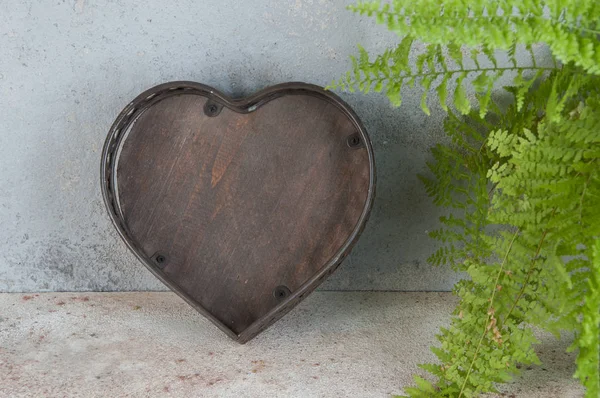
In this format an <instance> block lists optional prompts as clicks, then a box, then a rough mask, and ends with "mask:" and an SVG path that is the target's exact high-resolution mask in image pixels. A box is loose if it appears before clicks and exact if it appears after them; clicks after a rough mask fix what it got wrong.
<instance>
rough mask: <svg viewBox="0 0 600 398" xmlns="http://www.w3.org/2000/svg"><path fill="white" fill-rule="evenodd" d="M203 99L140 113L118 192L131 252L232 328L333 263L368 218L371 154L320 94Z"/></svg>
mask: <svg viewBox="0 0 600 398" xmlns="http://www.w3.org/2000/svg"><path fill="white" fill-rule="evenodd" d="M207 101H209V99H208V98H207V97H206V96H202V95H197V94H195V93H186V92H185V91H184V92H181V93H177V94H175V95H170V96H166V97H165V98H163V99H159V100H157V102H155V103H154V104H152V106H149V107H148V108H147V109H146V110H144V111H143V112H140V115H139V116H136V119H135V120H134V121H132V124H131V126H130V129H129V132H128V134H127V136H126V137H125V140H124V141H123V144H122V147H121V151H120V154H119V157H118V160H117V161H116V166H114V167H116V169H117V173H116V181H117V188H118V191H117V192H118V195H117V196H118V198H117V199H118V206H119V208H120V212H121V213H122V217H123V220H122V221H123V224H124V225H125V227H124V228H125V229H126V233H127V234H128V239H130V240H131V242H129V243H130V244H131V245H133V246H135V247H137V248H139V253H138V255H140V256H141V257H143V258H146V259H150V260H151V261H154V263H155V266H157V268H160V271H158V272H161V273H162V275H163V277H164V279H166V280H168V281H169V282H170V283H171V284H172V285H173V286H174V287H175V288H176V290H179V293H183V294H185V295H186V296H187V298H188V300H190V299H191V300H192V301H193V302H194V303H196V304H198V305H199V306H200V307H202V308H203V309H205V310H206V311H207V312H208V313H210V314H212V316H214V317H215V318H216V319H217V320H218V321H219V322H220V323H221V324H222V325H223V326H225V327H226V328H228V329H230V330H231V331H232V332H233V333H234V334H235V335H239V334H241V333H242V332H243V331H244V330H247V329H248V328H249V327H250V326H251V325H253V324H255V323H256V322H258V321H259V320H261V318H263V317H265V316H266V315H267V314H269V313H270V312H272V311H273V310H274V309H276V308H277V307H278V306H280V305H281V304H282V302H285V301H286V299H288V298H289V297H291V296H293V295H294V293H295V292H298V291H299V289H301V288H302V287H303V286H305V285H306V284H307V283H309V281H310V280H311V278H313V279H314V277H315V275H317V274H319V273H320V272H322V271H323V269H324V267H326V266H327V265H328V264H329V265H331V264H332V263H335V260H336V258H334V257H335V256H339V255H340V252H341V250H342V248H344V247H345V246H347V245H348V243H349V241H350V240H352V235H353V234H356V230H357V228H359V227H360V225H359V223H360V222H364V213H365V208H366V207H368V206H367V205H368V204H369V203H368V202H369V201H370V200H371V198H370V195H372V192H371V185H372V157H370V153H369V149H370V146H369V145H365V143H364V142H361V143H360V144H359V145H358V147H352V146H353V143H355V142H354V141H352V140H351V139H352V137H360V139H363V140H364V138H363V137H364V133H363V132H361V131H359V129H358V127H357V125H356V123H355V122H353V120H352V119H351V118H350V117H349V116H348V114H347V113H345V112H344V111H343V110H342V109H341V108H340V106H339V105H338V104H336V103H335V102H333V101H330V100H328V99H327V98H325V97H319V96H315V95H312V94H311V93H310V92H307V93H293V94H290V95H282V96H278V97H276V98H273V99H270V100H266V101H263V102H262V103H260V104H258V105H257V106H255V108H256V109H252V108H251V109H246V110H241V109H236V108H235V106H234V105H233V103H230V104H225V105H226V106H224V107H222V109H220V113H219V114H218V115H217V116H209V115H207V114H206V112H205V105H206V102H207ZM210 101H211V104H212V101H214V100H213V99H210ZM217 105H218V106H219V107H221V106H222V105H223V104H221V103H217ZM228 106H229V107H228ZM344 254H345V253H344ZM157 256H159V257H160V258H159V259H157ZM158 260H160V261H158ZM288 289H289V290H288ZM278 296H279V297H278ZM263 321H264V322H266V321H265V320H263Z"/></svg>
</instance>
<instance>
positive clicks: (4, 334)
mask: <svg viewBox="0 0 600 398" xmlns="http://www.w3.org/2000/svg"><path fill="white" fill-rule="evenodd" d="M454 303H455V300H454V299H453V298H452V296H450V295H449V294H448V293H386V292H376V293H375V292H316V293H315V294H313V295H312V296H310V297H309V298H308V299H307V300H305V301H304V302H303V303H301V304H300V305H299V306H298V307H297V308H296V309H295V310H294V311H292V312H291V313H290V314H288V315H287V316H286V317H284V318H283V319H282V320H281V321H279V322H278V323H276V324H275V325H274V326H273V327H271V328H270V329H268V330H267V331H266V332H264V333H263V334H261V335H260V336H258V337H257V338H256V339H254V340H252V341H251V342H249V343H248V344H246V345H239V344H237V343H234V342H232V341H230V340H229V339H228V338H227V337H225V335H224V334H223V333H222V332H220V331H219V330H218V329H217V328H216V327H214V326H213V325H212V324H211V323H210V322H208V321H206V320H205V319H203V318H202V317H201V316H200V315H198V314H197V313H196V312H195V311H194V310H192V309H191V308H190V307H189V306H188V305H187V304H185V303H183V302H182V301H181V300H180V299H179V298H178V297H177V296H175V295H174V294H172V293H164V292H161V293H86V294H80V293H77V294H70V293H45V294H0V396H2V397H29V396H34V397H45V396H51V397H59V396H60V397H63V396H64V397H121V396H127V397H148V396H172V397H278V396H281V397H284V396H285V397H350V396H352V397H386V396H390V395H391V394H399V393H402V387H403V386H407V385H410V384H411V375H412V373H413V372H415V370H416V369H417V368H416V365H417V364H418V363H421V362H424V361H429V360H432V359H433V355H432V354H431V353H430V351H429V350H428V347H429V346H430V345H431V344H433V343H434V334H435V332H436V330H437V329H438V327H439V326H440V325H442V324H444V323H446V322H447V320H448V314H449V313H450V311H451V309H452V307H453V305H454ZM540 338H541V339H542V343H541V344H540V346H538V351H539V355H540V357H541V358H542V360H543V362H544V366H542V367H533V368H531V369H529V370H524V373H523V375H522V376H521V377H519V378H518V379H517V380H516V381H515V382H513V383H512V384H510V385H508V386H507V387H505V388H504V389H503V390H502V391H503V394H501V395H500V396H506V397H544V398H548V397H560V398H566V397H581V396H583V392H582V389H581V388H580V387H579V385H578V383H577V381H576V380H574V379H572V377H571V375H572V374H573V371H574V367H573V359H574V356H573V355H572V354H564V351H565V349H566V347H567V346H568V345H569V341H561V342H557V341H555V340H554V339H552V338H551V337H549V336H547V335H544V334H540ZM495 396H498V395H495Z"/></svg>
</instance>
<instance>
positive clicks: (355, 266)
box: [0, 0, 456, 291]
mask: <svg viewBox="0 0 600 398" xmlns="http://www.w3.org/2000/svg"><path fill="white" fill-rule="evenodd" d="M347 3H348V2H347V1H342V0H335V1H331V0H320V1H317V0H314V1H312V0H297V1H282V0H260V1H256V0H255V1H252V2H246V1H239V0H221V1H218V2H217V1H206V0H204V1H193V0H183V1H177V2H167V1H159V0H146V1H143V2H142V1H139V2H132V1H125V0H113V1H95V2H92V1H88V0H77V1H71V0H68V1H65V0H52V1H43V0H38V1H31V0H29V1H20V2H16V1H8V0H0V109H2V117H1V118H0V148H1V149H2V156H1V157H0V173H1V174H0V221H1V223H2V227H1V228H0V243H1V246H0V247H1V248H2V250H1V251H0V291H32V290H33V291H35V290H41V291H47V290H132V289H163V286H162V285H161V284H160V283H159V282H157V281H155V280H154V278H153V277H152V276H151V275H150V273H149V272H147V271H146V270H145V268H144V267H143V266H142V265H141V264H139V263H138V262H137V261H136V260H135V259H134V257H133V255H131V254H130V253H129V252H128V251H127V250H126V248H125V246H124V244H123V243H122V242H121V241H120V240H119V239H118V237H117V234H116V232H115V231H114V230H113V227H112V225H111V224H110V222H109V219H108V217H107V215H106V214H105V209H104V207H103V203H102V199H101V195H100V190H99V184H98V181H99V158H100V151H101V147H102V144H103V141H104V138H105V135H106V132H107V130H108V128H109V126H110V124H111V123H112V121H113V119H114V118H115V116H116V115H117V113H118V112H119V111H120V110H121V109H122V107H123V106H125V105H126V103H127V102H128V101H129V100H131V99H132V98H133V97H135V96H136V95H137V94H138V93H140V92H141V91H143V90H145V89H147V88H149V87H151V86H153V85H156V84H158V83H162V82H166V81H170V80H194V81H198V82H203V83H206V84H209V85H212V86H214V87H216V88H219V89H220V90H222V91H224V92H226V93H229V94H231V95H240V96H242V95H247V94H250V93H252V92H254V91H256V90H258V89H261V88H263V87H266V86H268V85H272V84H275V83H281V82H285V81H304V82H310V83H315V84H320V85H326V84H328V83H329V82H330V81H331V80H332V78H335V77H338V76H340V74H342V73H343V72H345V70H346V69H347V68H348V66H349V61H348V55H349V54H353V53H355V49H356V44H357V43H361V44H363V45H364V46H365V47H366V48H368V49H370V50H374V51H377V50H378V49H382V48H384V47H385V46H386V45H390V44H392V43H394V42H396V40H397V38H396V37H395V36H394V35H393V34H391V33H389V32H387V31H386V30H385V29H384V28H382V27H379V26H375V25H374V21H372V20H367V19H362V18H360V17H358V16H356V15H353V14H351V13H350V12H347V11H345V9H344V7H345V5H346V4H347ZM342 96H343V98H344V99H345V100H346V101H348V102H349V103H350V104H351V105H352V106H353V107H354V109H355V110H356V112H357V113H358V114H359V116H360V117H361V118H362V120H363V121H364V123H365V125H366V127H367V129H368V131H369V133H370V134H371V137H372V140H373V145H374V149H375V153H376V160H377V167H378V179H379V181H378V187H377V188H378V193H377V200H376V202H375V206H374V209H373V213H372V217H371V220H370V222H369V224H368V227H367V228H366V230H365V232H364V234H363V236H362V238H361V239H360V241H359V243H358V245H357V247H356V248H355V249H354V252H353V253H352V255H351V257H350V258H349V259H348V260H347V261H346V262H345V263H344V264H343V265H342V267H341V268H340V269H339V270H338V271H337V272H336V274H334V275H333V276H332V278H330V279H329V280H328V281H327V282H326V284H325V285H324V288H326V289H367V290H378V289H382V290H447V289H449V288H450V287H451V286H452V283H453V282H454V281H455V280H456V276H455V275H454V274H453V273H452V272H451V271H450V270H448V269H443V268H442V269H438V268H432V267H430V266H429V265H427V263H426V258H427V257H428V255H429V254H431V253H432V251H433V250H434V246H433V243H432V241H431V240H429V238H428V237H427V236H426V231H427V230H430V229H432V228H435V227H436V225H437V218H438V216H439V215H440V214H439V211H438V210H437V209H436V208H435V207H434V206H433V205H432V204H431V201H430V200H429V199H428V198H427V196H426V194H425V192H424V189H423V187H422V186H421V184H420V183H419V181H418V180H417V178H416V174H417V173H419V172H422V171H424V167H425V161H426V160H427V159H428V158H429V153H428V148H429V147H430V146H431V145H433V144H434V143H436V142H438V141H440V140H441V139H442V137H443V134H442V132H441V117H442V115H443V114H442V112H435V109H434V115H438V116H431V117H426V116H424V115H423V113H422V112H421V111H420V109H419V106H418V100H419V97H418V94H417V93H413V94H412V95H411V93H408V95H407V97H406V99H405V102H404V105H403V106H402V107H401V108H400V109H393V108H391V107H390V106H389V104H388V102H387V101H386V99H385V98H383V97H382V96H379V95H367V96H364V95H362V94H353V95H350V94H342Z"/></svg>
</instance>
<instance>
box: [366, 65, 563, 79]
mask: <svg viewBox="0 0 600 398" xmlns="http://www.w3.org/2000/svg"><path fill="white" fill-rule="evenodd" d="M556 69H557V68H556V67H543V66H537V67H534V66H516V67H515V66H507V67H504V68H495V67H494V68H473V69H457V70H451V71H442V72H431V73H414V74H411V75H402V76H400V80H401V81H402V80H404V79H411V78H417V77H421V78H424V77H427V76H431V77H433V78H434V79H435V78H437V77H438V76H440V75H447V74H448V75H453V74H456V73H465V74H469V73H471V72H497V71H502V72H504V71H514V70H517V71H518V70H537V71H553V70H556ZM386 80H394V79H393V78H391V77H386V76H384V77H382V78H379V76H377V77H376V78H375V80H374V81H371V83H373V82H375V81H376V82H384V81H386ZM366 82H367V80H366V79H364V80H362V83H366Z"/></svg>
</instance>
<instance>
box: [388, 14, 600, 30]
mask: <svg viewBox="0 0 600 398" xmlns="http://www.w3.org/2000/svg"><path fill="white" fill-rule="evenodd" d="M398 11H399V12H393V11H383V10H380V11H378V13H380V14H381V15H386V16H387V17H388V18H389V17H390V16H394V17H398V18H401V17H404V18H409V19H410V18H412V17H414V14H413V15H407V14H404V13H402V12H401V11H400V10H398ZM438 17H441V18H443V19H444V20H450V19H454V20H456V21H458V22H457V23H460V22H461V21H464V20H466V19H471V20H481V19H485V20H488V21H490V22H494V23H499V22H498V20H499V19H505V20H506V21H507V23H506V24H507V25H508V24H510V23H511V22H512V23H514V22H515V21H518V22H524V23H529V21H530V20H535V19H537V20H541V21H550V22H551V23H552V24H553V25H558V26H560V25H562V26H564V27H565V28H567V29H570V30H578V31H580V32H586V33H594V34H600V30H595V29H590V28H584V27H582V26H576V25H572V24H568V23H566V22H565V21H561V20H559V19H556V18H555V19H552V18H546V17H539V16H535V15H531V14H530V15H527V16H519V15H488V16H485V15H482V16H475V15H470V16H459V15H452V16H450V15H440V16H438Z"/></svg>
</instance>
